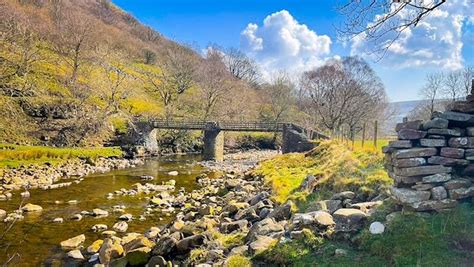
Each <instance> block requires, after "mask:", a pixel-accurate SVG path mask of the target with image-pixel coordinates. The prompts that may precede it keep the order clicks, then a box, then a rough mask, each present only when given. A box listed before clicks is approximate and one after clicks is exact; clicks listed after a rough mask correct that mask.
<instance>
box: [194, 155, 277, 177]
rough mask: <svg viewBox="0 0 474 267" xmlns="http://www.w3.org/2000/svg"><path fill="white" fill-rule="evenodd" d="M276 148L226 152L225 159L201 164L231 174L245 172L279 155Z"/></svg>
mask: <svg viewBox="0 0 474 267" xmlns="http://www.w3.org/2000/svg"><path fill="white" fill-rule="evenodd" d="M277 154H278V152H277V151H276V150H255V149H251V150H247V151H240V152H236V153H229V154H224V161H222V162H214V161H203V162H201V163H200V164H201V165H202V166H204V167H206V168H208V169H209V170H211V171H220V172H225V173H229V174H235V173H244V172H246V171H248V170H250V169H251V168H253V167H255V166H256V165H257V164H258V163H259V162H260V161H263V160H266V159H270V158H272V157H274V156H275V155H277Z"/></svg>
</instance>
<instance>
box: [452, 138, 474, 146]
mask: <svg viewBox="0 0 474 267" xmlns="http://www.w3.org/2000/svg"><path fill="white" fill-rule="evenodd" d="M448 144H449V146H450V147H456V148H474V137H455V138H450V139H449V141H448Z"/></svg>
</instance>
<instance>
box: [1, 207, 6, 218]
mask: <svg viewBox="0 0 474 267" xmlns="http://www.w3.org/2000/svg"><path fill="white" fill-rule="evenodd" d="M5 217H7V212H6V211H4V210H2V209H0V220H3V219H4V218H5Z"/></svg>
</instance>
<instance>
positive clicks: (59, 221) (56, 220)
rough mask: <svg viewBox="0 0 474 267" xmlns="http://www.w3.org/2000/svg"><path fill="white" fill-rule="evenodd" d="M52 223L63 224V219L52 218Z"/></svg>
mask: <svg viewBox="0 0 474 267" xmlns="http://www.w3.org/2000/svg"><path fill="white" fill-rule="evenodd" d="M53 222H54V223H63V222H64V219H63V218H54V220H53Z"/></svg>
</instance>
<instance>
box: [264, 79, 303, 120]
mask: <svg viewBox="0 0 474 267" xmlns="http://www.w3.org/2000/svg"><path fill="white" fill-rule="evenodd" d="M294 93H295V86H294V84H293V83H292V82H291V81H290V79H289V78H288V75H287V74H286V73H279V74H277V75H276V76H275V77H274V78H273V81H272V82H271V83H270V84H266V85H264V86H263V92H262V98H263V99H262V101H263V105H262V107H261V111H260V117H261V119H262V120H264V121H269V122H274V123H278V122H282V121H284V120H286V119H288V117H289V115H290V111H291V108H292V107H293V105H294V104H295V96H294Z"/></svg>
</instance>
